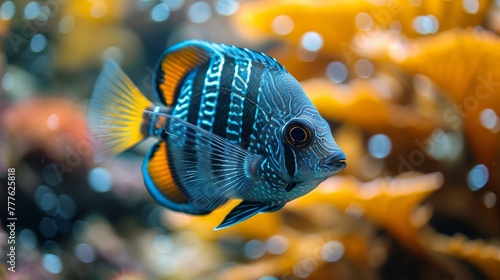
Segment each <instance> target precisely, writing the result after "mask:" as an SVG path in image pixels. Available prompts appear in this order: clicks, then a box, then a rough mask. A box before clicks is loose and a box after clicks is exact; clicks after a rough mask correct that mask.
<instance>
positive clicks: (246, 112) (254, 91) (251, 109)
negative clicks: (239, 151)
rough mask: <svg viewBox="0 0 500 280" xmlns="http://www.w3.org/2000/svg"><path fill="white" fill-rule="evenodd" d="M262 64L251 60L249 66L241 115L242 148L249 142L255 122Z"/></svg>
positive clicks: (262, 71)
mask: <svg viewBox="0 0 500 280" xmlns="http://www.w3.org/2000/svg"><path fill="white" fill-rule="evenodd" d="M264 70H265V68H264V66H263V65H262V64H260V63H254V62H252V67H251V68H250V71H251V72H250V78H249V79H248V88H247V92H246V94H245V100H244V101H243V116H242V118H241V119H242V129H241V144H242V146H243V147H244V148H246V147H248V145H249V144H250V135H252V133H253V124H254V122H255V112H256V111H257V106H256V105H255V104H257V98H258V96H259V88H260V84H261V82H262V76H263V73H264Z"/></svg>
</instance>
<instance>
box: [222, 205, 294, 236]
mask: <svg viewBox="0 0 500 280" xmlns="http://www.w3.org/2000/svg"><path fill="white" fill-rule="evenodd" d="M284 205H285V204H278V205H269V204H264V203H262V202H254V201H243V202H241V203H240V204H238V206H236V207H234V209H233V210H232V211H231V212H230V213H229V214H228V215H227V216H226V217H225V218H224V221H222V223H221V224H220V225H218V226H217V227H216V228H215V230H219V229H223V228H226V227H229V226H232V225H235V224H237V223H240V222H243V221H245V220H247V219H249V218H251V217H253V216H254V215H256V214H258V213H260V212H275V211H277V210H279V209H281V208H282V207H283V206H284Z"/></svg>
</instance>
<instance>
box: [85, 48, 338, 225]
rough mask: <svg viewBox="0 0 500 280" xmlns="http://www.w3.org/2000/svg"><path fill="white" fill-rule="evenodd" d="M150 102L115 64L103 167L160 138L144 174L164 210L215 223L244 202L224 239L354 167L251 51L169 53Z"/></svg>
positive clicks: (99, 127)
mask: <svg viewBox="0 0 500 280" xmlns="http://www.w3.org/2000/svg"><path fill="white" fill-rule="evenodd" d="M152 80H153V89H152V91H153V92H152V93H153V94H152V97H151V98H150V99H152V100H150V99H148V98H147V97H146V95H144V94H143V93H142V92H141V91H140V90H139V89H138V87H137V86H136V85H135V84H134V83H133V82H132V80H131V79H130V78H129V77H128V76H127V75H126V74H125V72H124V71H123V70H122V69H121V68H120V66H119V65H118V64H117V63H116V62H115V61H113V60H107V61H105V62H104V66H103V69H102V71H101V73H100V74H99V75H98V77H97V80H96V83H95V87H94V90H93V92H92V96H91V99H90V101H89V105H88V117H87V121H88V125H89V129H90V133H91V135H92V139H93V141H92V146H93V154H94V158H95V161H96V162H102V161H104V160H106V159H108V158H111V157H113V156H116V155H118V154H120V153H121V152H123V151H125V150H127V149H129V148H131V147H133V146H135V145H137V144H138V143H140V142H142V141H143V140H145V139H146V138H150V137H153V138H156V139H157V142H155V143H154V144H152V146H151V147H150V149H149V151H148V152H147V153H146V155H145V158H144V161H143V164H142V174H143V177H144V184H145V186H146V188H147V190H148V191H149V193H150V194H151V196H152V197H153V198H154V199H155V200H156V201H157V202H158V203H159V204H161V205H162V206H164V207H166V208H168V209H170V210H173V211H177V212H182V213H186V214H191V215H206V214H208V213H211V212H212V211H214V210H215V209H218V208H220V207H222V206H224V205H226V204H227V203H228V202H229V201H231V200H234V199H239V200H241V202H240V203H239V204H238V205H237V206H236V207H234V208H233V209H232V210H231V211H230V212H229V214H227V215H226V217H225V218H224V220H223V221H222V222H221V223H220V224H219V225H218V226H217V227H216V228H215V229H222V228H225V227H229V226H232V225H235V224H237V223H240V222H243V221H245V220H247V219H249V218H251V217H252V216H254V215H256V214H258V213H262V212H274V211H277V210H279V209H281V208H282V207H283V206H284V205H285V204H286V203H287V202H289V201H292V200H294V199H296V198H299V197H301V196H303V195H305V194H307V193H309V192H310V191H312V190H313V189H315V188H316V187H317V186H318V185H319V184H320V183H321V182H322V181H324V180H326V179H327V178H329V177H331V176H333V175H335V174H337V173H339V172H340V171H342V170H343V169H344V168H345V167H346V155H345V154H344V152H343V151H342V150H341V149H340V148H339V147H338V145H337V144H336V142H335V140H334V138H333V135H332V131H331V129H330V126H329V124H328V122H327V121H326V120H325V119H323V118H322V117H321V115H320V114H319V112H318V111H317V110H316V108H315V106H314V105H313V103H312V102H311V100H310V99H309V98H308V97H307V95H306V93H305V92H304V90H303V89H302V87H301V85H300V83H299V82H298V81H297V80H296V79H295V78H294V77H293V76H292V75H291V74H290V73H289V72H288V71H287V70H286V69H285V68H284V67H283V66H282V65H281V64H280V63H279V62H277V61H276V59H274V58H272V57H270V56H268V55H266V54H265V53H262V52H257V51H254V50H250V49H247V48H240V47H237V46H232V45H226V44H221V43H213V42H207V41H201V40H188V41H183V42H180V43H177V44H175V45H172V46H171V47H169V48H167V49H166V50H165V51H164V53H163V54H162V55H161V57H160V58H159V60H158V62H157V65H156V66H155V68H154V70H153V73H152Z"/></svg>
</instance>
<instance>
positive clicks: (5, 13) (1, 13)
mask: <svg viewBox="0 0 500 280" xmlns="http://www.w3.org/2000/svg"><path fill="white" fill-rule="evenodd" d="M15 13H16V5H14V2H12V1H5V2H3V3H2V5H1V6H0V19H2V20H10V19H11V18H12V17H14V14H15Z"/></svg>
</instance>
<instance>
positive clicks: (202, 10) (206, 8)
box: [187, 1, 212, 23]
mask: <svg viewBox="0 0 500 280" xmlns="http://www.w3.org/2000/svg"><path fill="white" fill-rule="evenodd" d="M187 16H188V18H189V20H190V21H192V22H194V23H205V22H207V21H208V20H209V19H210V18H211V17H212V7H211V6H210V4H208V3H207V2H205V1H198V2H195V3H193V4H192V5H191V6H189V9H188V11H187Z"/></svg>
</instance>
